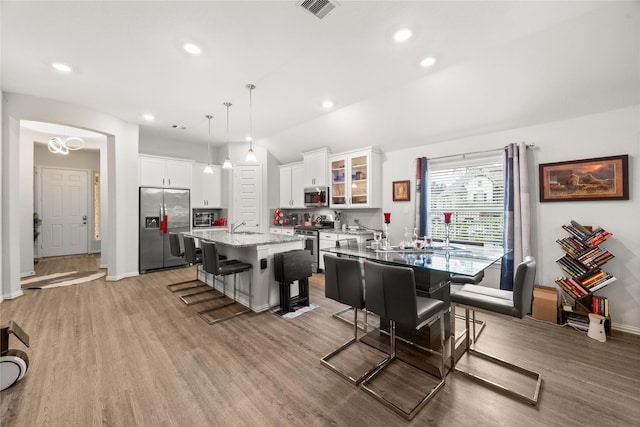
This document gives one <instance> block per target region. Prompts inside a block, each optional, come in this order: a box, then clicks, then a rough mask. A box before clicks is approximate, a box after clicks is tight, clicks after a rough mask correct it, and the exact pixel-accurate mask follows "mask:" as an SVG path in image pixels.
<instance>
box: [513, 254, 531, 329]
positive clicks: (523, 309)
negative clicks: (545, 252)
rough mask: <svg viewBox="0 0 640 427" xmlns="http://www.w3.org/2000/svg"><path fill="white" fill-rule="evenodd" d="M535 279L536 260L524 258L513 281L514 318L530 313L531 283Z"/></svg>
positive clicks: (529, 257) (528, 257)
mask: <svg viewBox="0 0 640 427" xmlns="http://www.w3.org/2000/svg"><path fill="white" fill-rule="evenodd" d="M535 277H536V260H535V259H534V258H533V257H532V256H527V257H525V259H524V260H522V262H521V263H520V264H518V268H517V269H516V276H515V278H514V279H513V308H514V309H515V311H516V313H515V314H516V316H518V317H520V318H522V317H524V315H525V314H528V313H530V312H531V301H532V299H533V281H534V279H535Z"/></svg>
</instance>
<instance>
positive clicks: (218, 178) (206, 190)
mask: <svg viewBox="0 0 640 427" xmlns="http://www.w3.org/2000/svg"><path fill="white" fill-rule="evenodd" d="M205 167H207V165H206V164H204V163H195V164H194V165H193V174H192V177H191V207H192V208H222V207H223V206H222V168H221V167H220V166H217V165H211V168H212V169H213V173H204V168H205Z"/></svg>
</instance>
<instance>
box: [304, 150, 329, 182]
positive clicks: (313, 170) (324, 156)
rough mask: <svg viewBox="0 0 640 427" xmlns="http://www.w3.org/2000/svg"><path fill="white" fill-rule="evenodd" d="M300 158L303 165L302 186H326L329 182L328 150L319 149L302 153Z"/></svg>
mask: <svg viewBox="0 0 640 427" xmlns="http://www.w3.org/2000/svg"><path fill="white" fill-rule="evenodd" d="M302 158H303V163H304V186H305V187H313V186H319V187H324V186H327V185H328V182H329V160H328V159H329V149H328V148H321V149H318V150H313V151H309V152H306V153H302Z"/></svg>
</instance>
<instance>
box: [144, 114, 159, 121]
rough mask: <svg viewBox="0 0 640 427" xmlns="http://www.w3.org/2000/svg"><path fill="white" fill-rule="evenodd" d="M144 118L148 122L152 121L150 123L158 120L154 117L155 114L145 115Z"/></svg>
mask: <svg viewBox="0 0 640 427" xmlns="http://www.w3.org/2000/svg"><path fill="white" fill-rule="evenodd" d="M142 117H144V119H145V120H148V121H150V122H151V121H153V120H155V119H156V118H155V117H154V116H153V114H145V115H144V116H142Z"/></svg>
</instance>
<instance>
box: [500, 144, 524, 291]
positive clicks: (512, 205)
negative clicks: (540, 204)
mask: <svg viewBox="0 0 640 427" xmlns="http://www.w3.org/2000/svg"><path fill="white" fill-rule="evenodd" d="M504 162H505V163H504V175H505V183H504V184H505V185H504V247H505V249H510V251H509V253H508V254H506V255H505V256H504V257H503V258H502V271H501V274H500V289H504V290H509V291H511V290H513V278H514V274H515V266H517V265H518V264H519V263H521V262H522V260H523V259H524V257H526V256H528V255H531V209H530V206H529V168H528V157H527V146H526V144H525V143H524V142H521V143H519V144H509V145H507V146H506V147H505V150H504Z"/></svg>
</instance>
